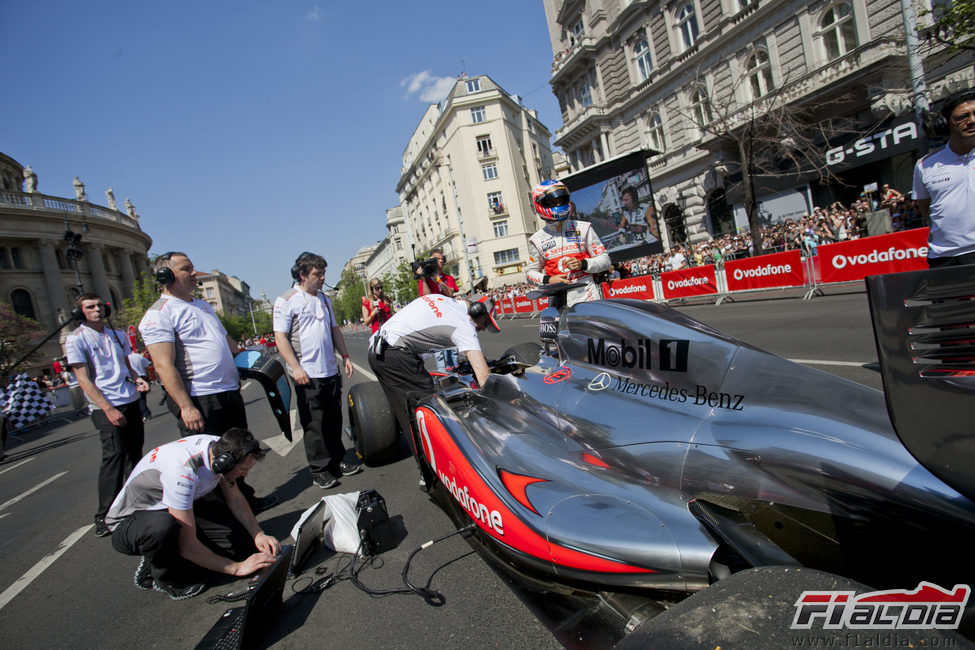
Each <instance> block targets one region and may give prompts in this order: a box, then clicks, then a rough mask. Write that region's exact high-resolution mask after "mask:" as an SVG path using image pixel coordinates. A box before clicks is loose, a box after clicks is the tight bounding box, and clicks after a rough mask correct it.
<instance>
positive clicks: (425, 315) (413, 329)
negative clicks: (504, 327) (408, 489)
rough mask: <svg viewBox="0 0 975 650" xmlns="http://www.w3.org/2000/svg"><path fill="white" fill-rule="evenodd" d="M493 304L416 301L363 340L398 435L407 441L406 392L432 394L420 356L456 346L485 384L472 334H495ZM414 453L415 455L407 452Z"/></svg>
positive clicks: (483, 301)
mask: <svg viewBox="0 0 975 650" xmlns="http://www.w3.org/2000/svg"><path fill="white" fill-rule="evenodd" d="M493 312H494V301H492V300H490V299H488V298H487V297H484V298H481V299H480V300H478V301H476V302H471V303H468V302H467V301H465V300H454V299H453V298H448V297H446V296H443V295H438V294H437V295H429V296H422V297H420V298H417V299H416V300H414V301H413V302H411V303H410V304H408V305H407V306H406V307H403V308H402V309H401V310H399V311H398V312H396V313H395V314H394V315H393V317H392V318H390V319H389V320H388V321H386V322H385V323H383V326H382V327H380V328H379V331H378V332H376V333H375V334H373V335H372V337H370V339H369V367H370V368H372V371H373V372H374V373H375V374H376V378H377V379H379V383H380V384H381V385H382V387H383V392H384V393H385V394H386V398H387V399H388V400H389V404H390V406H391V407H392V409H393V415H394V416H395V417H396V420H397V422H399V426H400V430H401V431H402V432H403V435H406V436H407V437H408V438H410V444H415V441H414V440H413V437H412V436H411V435H410V413H409V409H408V407H407V403H406V398H407V393H411V394H414V395H417V394H421V393H423V392H424V391H425V392H429V393H432V392H433V379H432V378H431V377H430V373H428V372H427V371H426V369H425V368H424V367H423V359H422V358H420V355H421V354H424V353H426V352H432V351H434V350H442V349H445V348H451V347H456V348H457V349H458V350H460V351H461V352H462V353H464V354H465V355H466V356H467V361H468V362H469V363H470V364H471V368H473V370H474V376H475V377H476V379H477V383H478V384H479V385H481V386H483V385H484V382H485V381H487V378H488V376H489V375H490V374H491V370H490V369H489V368H488V365H487V361H485V359H484V353H483V352H481V343H480V341H478V339H477V333H478V332H483V331H484V330H486V329H490V330H491V331H492V332H500V331H501V328H500V327H498V323H497V321H496V320H495V319H494V314H493ZM413 451H414V452H415V453H417V454H419V453H420V452H419V450H418V449H415V448H414V450H413Z"/></svg>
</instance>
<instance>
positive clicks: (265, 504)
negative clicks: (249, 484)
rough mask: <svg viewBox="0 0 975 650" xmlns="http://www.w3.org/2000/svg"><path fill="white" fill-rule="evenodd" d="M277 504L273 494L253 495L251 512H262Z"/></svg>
mask: <svg viewBox="0 0 975 650" xmlns="http://www.w3.org/2000/svg"><path fill="white" fill-rule="evenodd" d="M277 504H278V498H277V497H276V496H273V495H268V496H266V497H254V500H253V501H251V512H253V513H254V514H255V515H256V514H257V513H259V512H264V511H265V510H269V509H271V508H273V507H274V506H276V505H277Z"/></svg>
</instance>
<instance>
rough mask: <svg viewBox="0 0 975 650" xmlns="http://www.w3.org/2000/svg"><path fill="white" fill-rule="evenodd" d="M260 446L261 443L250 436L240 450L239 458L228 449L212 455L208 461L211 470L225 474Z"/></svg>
mask: <svg viewBox="0 0 975 650" xmlns="http://www.w3.org/2000/svg"><path fill="white" fill-rule="evenodd" d="M260 448H261V443H259V442H258V441H257V439H255V438H251V440H250V442H248V443H247V446H246V447H244V450H243V451H242V452H241V454H240V458H239V459H238V458H236V457H235V456H234V454H232V453H230V452H229V451H225V452H223V453H222V454H218V455H216V456H214V457H213V460H212V461H211V462H210V469H212V470H213V473H214V474H226V473H227V472H229V471H230V470H232V469H233V468H235V467H237V463H239V462H241V461H243V460H244V459H245V458H247V457H248V456H250V455H251V454H253V453H254V452H255V451H257V450H259V449H260Z"/></svg>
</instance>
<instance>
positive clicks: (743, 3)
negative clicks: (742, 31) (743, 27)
mask: <svg viewBox="0 0 975 650" xmlns="http://www.w3.org/2000/svg"><path fill="white" fill-rule="evenodd" d="M753 1H754V0H738V11H741V10H742V9H745V8H746V7H748V6H750V5H751V4H752V2H753Z"/></svg>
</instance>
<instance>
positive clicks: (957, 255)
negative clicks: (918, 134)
mask: <svg viewBox="0 0 975 650" xmlns="http://www.w3.org/2000/svg"><path fill="white" fill-rule="evenodd" d="M942 120H943V122H942ZM938 121H939V122H941V125H940V130H942V131H943V130H944V129H947V131H948V144H947V145H945V147H944V148H943V149H940V150H938V151H935V152H934V153H931V154H928V155H927V156H925V157H924V158H921V160H919V161H917V164H916V165H915V166H914V187H913V194H912V197H913V198H914V199H915V200H916V201H917V206H918V209H919V210H920V211H921V214H922V215H924V217H925V218H929V219H930V222H931V232H930V234H929V235H928V265H929V266H932V267H934V266H958V265H961V264H975V90H966V91H964V92H962V93H959V94H957V95H955V96H953V97H951V98H949V99H948V101H946V102H945V105H944V107H943V108H942V109H941V119H940V120H938Z"/></svg>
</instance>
